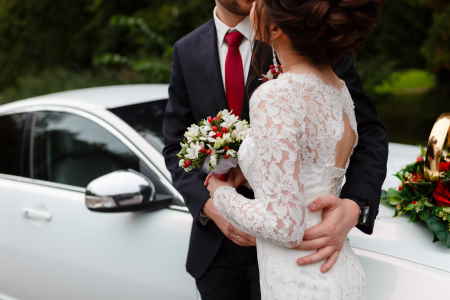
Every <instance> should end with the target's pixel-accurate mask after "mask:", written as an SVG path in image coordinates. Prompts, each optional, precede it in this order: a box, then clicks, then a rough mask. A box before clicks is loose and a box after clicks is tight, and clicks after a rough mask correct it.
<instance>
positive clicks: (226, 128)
mask: <svg viewBox="0 0 450 300" xmlns="http://www.w3.org/2000/svg"><path fill="white" fill-rule="evenodd" d="M248 130H249V124H248V122H247V121H243V120H239V118H238V117H237V116H236V115H234V114H232V113H231V112H229V111H228V110H222V111H220V112H219V113H218V114H217V115H216V116H215V117H208V118H207V119H204V120H202V121H200V122H199V123H198V124H193V125H191V126H190V127H189V128H188V129H187V131H186V132H185V134H184V138H183V140H182V141H181V150H180V152H179V153H178V154H177V156H178V157H179V158H180V162H179V166H180V167H181V168H183V169H184V170H185V171H186V172H190V171H192V170H193V169H196V168H202V169H203V170H204V171H205V172H207V173H214V174H221V175H224V174H226V173H228V171H229V170H230V169H232V168H234V167H236V166H237V164H238V160H237V152H238V150H239V147H240V145H241V143H242V141H243V140H244V138H245V137H246V135H247V133H248Z"/></svg>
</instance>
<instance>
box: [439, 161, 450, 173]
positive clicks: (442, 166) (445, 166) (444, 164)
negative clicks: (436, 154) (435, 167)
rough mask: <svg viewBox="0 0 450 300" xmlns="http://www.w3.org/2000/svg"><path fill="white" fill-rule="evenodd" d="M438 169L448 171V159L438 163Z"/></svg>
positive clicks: (449, 165)
mask: <svg viewBox="0 0 450 300" xmlns="http://www.w3.org/2000/svg"><path fill="white" fill-rule="evenodd" d="M439 171H441V172H448V171H450V161H441V162H440V163H439Z"/></svg>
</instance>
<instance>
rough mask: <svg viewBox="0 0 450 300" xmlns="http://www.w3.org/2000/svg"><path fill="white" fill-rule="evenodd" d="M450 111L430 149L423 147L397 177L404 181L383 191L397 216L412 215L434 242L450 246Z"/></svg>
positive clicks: (438, 123) (438, 126)
mask: <svg viewBox="0 0 450 300" xmlns="http://www.w3.org/2000/svg"><path fill="white" fill-rule="evenodd" d="M449 133H450V114H448V113H447V114H443V115H441V116H440V117H439V119H438V120H437V121H436V123H435V125H434V126H433V130H432V131H431V134H430V139H429V142H428V146H427V149H426V151H425V149H422V150H421V155H420V156H419V157H418V158H417V160H416V162H414V163H411V164H409V165H407V166H406V167H404V168H403V169H402V170H400V171H399V172H398V173H396V174H395V176H396V177H397V178H398V179H400V181H401V183H400V186H399V187H398V188H397V189H389V190H388V191H386V192H384V193H383V196H382V201H383V203H385V204H387V205H390V206H393V207H394V208H395V216H402V215H405V216H408V217H409V219H410V220H411V221H414V222H416V221H419V222H422V223H423V224H425V225H426V227H427V228H428V229H429V230H430V231H431V232H432V233H433V235H434V241H435V242H436V241H439V242H441V243H442V244H443V245H445V246H446V247H448V248H450V153H449V151H448V150H446V149H445V146H446V145H447V146H450V135H449Z"/></svg>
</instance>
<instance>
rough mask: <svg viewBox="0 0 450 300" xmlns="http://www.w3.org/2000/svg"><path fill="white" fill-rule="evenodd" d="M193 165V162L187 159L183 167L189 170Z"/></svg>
mask: <svg viewBox="0 0 450 300" xmlns="http://www.w3.org/2000/svg"><path fill="white" fill-rule="evenodd" d="M191 165H192V161H190V160H189V159H187V160H185V161H184V164H183V166H184V167H185V168H189V167H190V166H191Z"/></svg>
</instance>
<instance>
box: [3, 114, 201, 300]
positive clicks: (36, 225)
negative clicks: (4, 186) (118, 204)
mask: <svg viewBox="0 0 450 300" xmlns="http://www.w3.org/2000/svg"><path fill="white" fill-rule="evenodd" d="M122 169H133V170H136V171H138V172H140V173H142V174H144V175H145V176H147V177H148V178H149V179H150V180H151V181H152V182H153V183H154V184H155V186H156V191H157V198H158V197H160V198H164V199H167V197H168V196H170V194H171V192H170V188H169V187H167V186H166V184H165V183H164V181H163V180H161V179H160V178H159V175H158V174H157V173H155V172H154V170H153V169H152V168H151V166H149V165H148V163H146V162H145V161H144V160H143V159H142V157H140V156H139V155H138V154H137V151H135V149H133V147H130V143H128V142H126V139H125V138H124V137H123V136H121V134H120V133H119V132H117V131H116V130H115V129H114V128H113V127H112V126H110V125H108V123H106V122H103V121H102V120H100V119H97V118H95V117H94V116H93V115H90V114H89V113H82V112H81V111H76V110H66V111H57V110H47V111H40V112H35V113H34V116H33V122H32V124H31V134H30V170H29V175H30V177H31V179H32V183H30V184H28V185H26V186H22V187H21V188H20V192H21V195H22V198H23V202H22V203H23V204H22V205H23V207H22V211H18V212H17V215H18V217H20V218H21V223H23V226H21V230H20V232H18V235H20V236H22V237H23V239H19V240H17V241H16V243H17V244H18V245H19V246H20V247H18V248H20V250H21V253H22V252H23V253H22V254H21V256H20V257H21V262H22V263H19V265H18V266H17V270H20V273H21V275H22V276H21V277H22V278H21V279H20V280H19V278H17V281H18V282H20V284H17V283H16V284H15V289H11V291H10V293H9V294H10V295H12V296H13V297H15V295H17V297H18V298H19V299H33V300H34V299H47V300H51V299H55V300H56V299H195V298H196V290H195V286H194V283H193V281H192V279H191V278H190V277H189V276H188V275H187V274H186V272H185V268H184V263H185V255H186V252H187V245H188V237H189V230H190V223H191V217H190V216H189V215H188V214H186V213H184V212H181V211H178V210H174V209H162V210H158V211H153V212H135V213H131V212H130V213H116V214H102V213H94V212H90V211H88V210H87V209H86V207H85V204H84V188H85V187H86V185H87V184H88V183H89V182H90V181H91V180H93V179H95V178H97V177H99V176H102V175H104V174H107V173H109V172H112V171H115V170H122Z"/></svg>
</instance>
